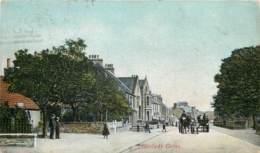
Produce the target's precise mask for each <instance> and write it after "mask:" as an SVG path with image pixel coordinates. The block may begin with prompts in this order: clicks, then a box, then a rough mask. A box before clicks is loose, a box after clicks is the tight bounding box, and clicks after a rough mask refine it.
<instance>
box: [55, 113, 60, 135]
mask: <svg viewBox="0 0 260 153" xmlns="http://www.w3.org/2000/svg"><path fill="white" fill-rule="evenodd" d="M55 121H56V122H55V124H56V127H55V136H56V139H59V138H60V118H59V117H56V120H55Z"/></svg>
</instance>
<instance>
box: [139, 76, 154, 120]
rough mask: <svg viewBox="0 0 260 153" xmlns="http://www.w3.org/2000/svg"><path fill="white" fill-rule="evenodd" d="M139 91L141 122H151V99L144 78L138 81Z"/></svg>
mask: <svg viewBox="0 0 260 153" xmlns="http://www.w3.org/2000/svg"><path fill="white" fill-rule="evenodd" d="M139 84H140V89H141V101H142V102H141V111H142V115H141V119H142V120H143V121H151V120H152V118H151V114H152V104H151V102H150V99H151V94H152V92H151V90H150V86H149V83H148V80H147V77H145V78H144V79H143V80H139Z"/></svg>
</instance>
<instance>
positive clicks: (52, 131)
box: [49, 114, 56, 139]
mask: <svg viewBox="0 0 260 153" xmlns="http://www.w3.org/2000/svg"><path fill="white" fill-rule="evenodd" d="M49 127H50V139H54V132H55V127H56V121H55V115H54V114H52V116H51V118H50V122H49Z"/></svg>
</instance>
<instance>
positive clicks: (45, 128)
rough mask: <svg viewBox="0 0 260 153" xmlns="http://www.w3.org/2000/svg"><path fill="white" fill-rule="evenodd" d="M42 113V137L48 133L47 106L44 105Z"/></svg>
mask: <svg viewBox="0 0 260 153" xmlns="http://www.w3.org/2000/svg"><path fill="white" fill-rule="evenodd" d="M42 115H43V127H42V136H43V137H44V138H46V137H47V133H48V130H47V128H48V116H47V106H44V108H43V110H42Z"/></svg>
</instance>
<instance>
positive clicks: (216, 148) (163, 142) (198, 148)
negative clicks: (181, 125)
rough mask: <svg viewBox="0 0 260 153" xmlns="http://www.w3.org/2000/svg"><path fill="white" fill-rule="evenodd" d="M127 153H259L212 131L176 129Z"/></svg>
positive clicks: (233, 138) (245, 144) (238, 140)
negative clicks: (188, 131)
mask: <svg viewBox="0 0 260 153" xmlns="http://www.w3.org/2000/svg"><path fill="white" fill-rule="evenodd" d="M126 152H128V153H260V147H259V146H256V145H254V144H251V143H248V142H247V141H243V140H241V139H238V138H236V137H233V136H230V135H227V134H224V133H221V132H218V131H216V130H214V129H212V130H211V131H210V132H209V133H199V134H180V133H178V131H177V129H176V128H173V129H171V130H170V131H168V132H166V133H165V134H162V135H160V136H158V137H155V138H153V139H150V140H148V141H146V142H144V143H141V144H139V145H136V146H135V147H132V148H131V149H129V150H128V151H126Z"/></svg>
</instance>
